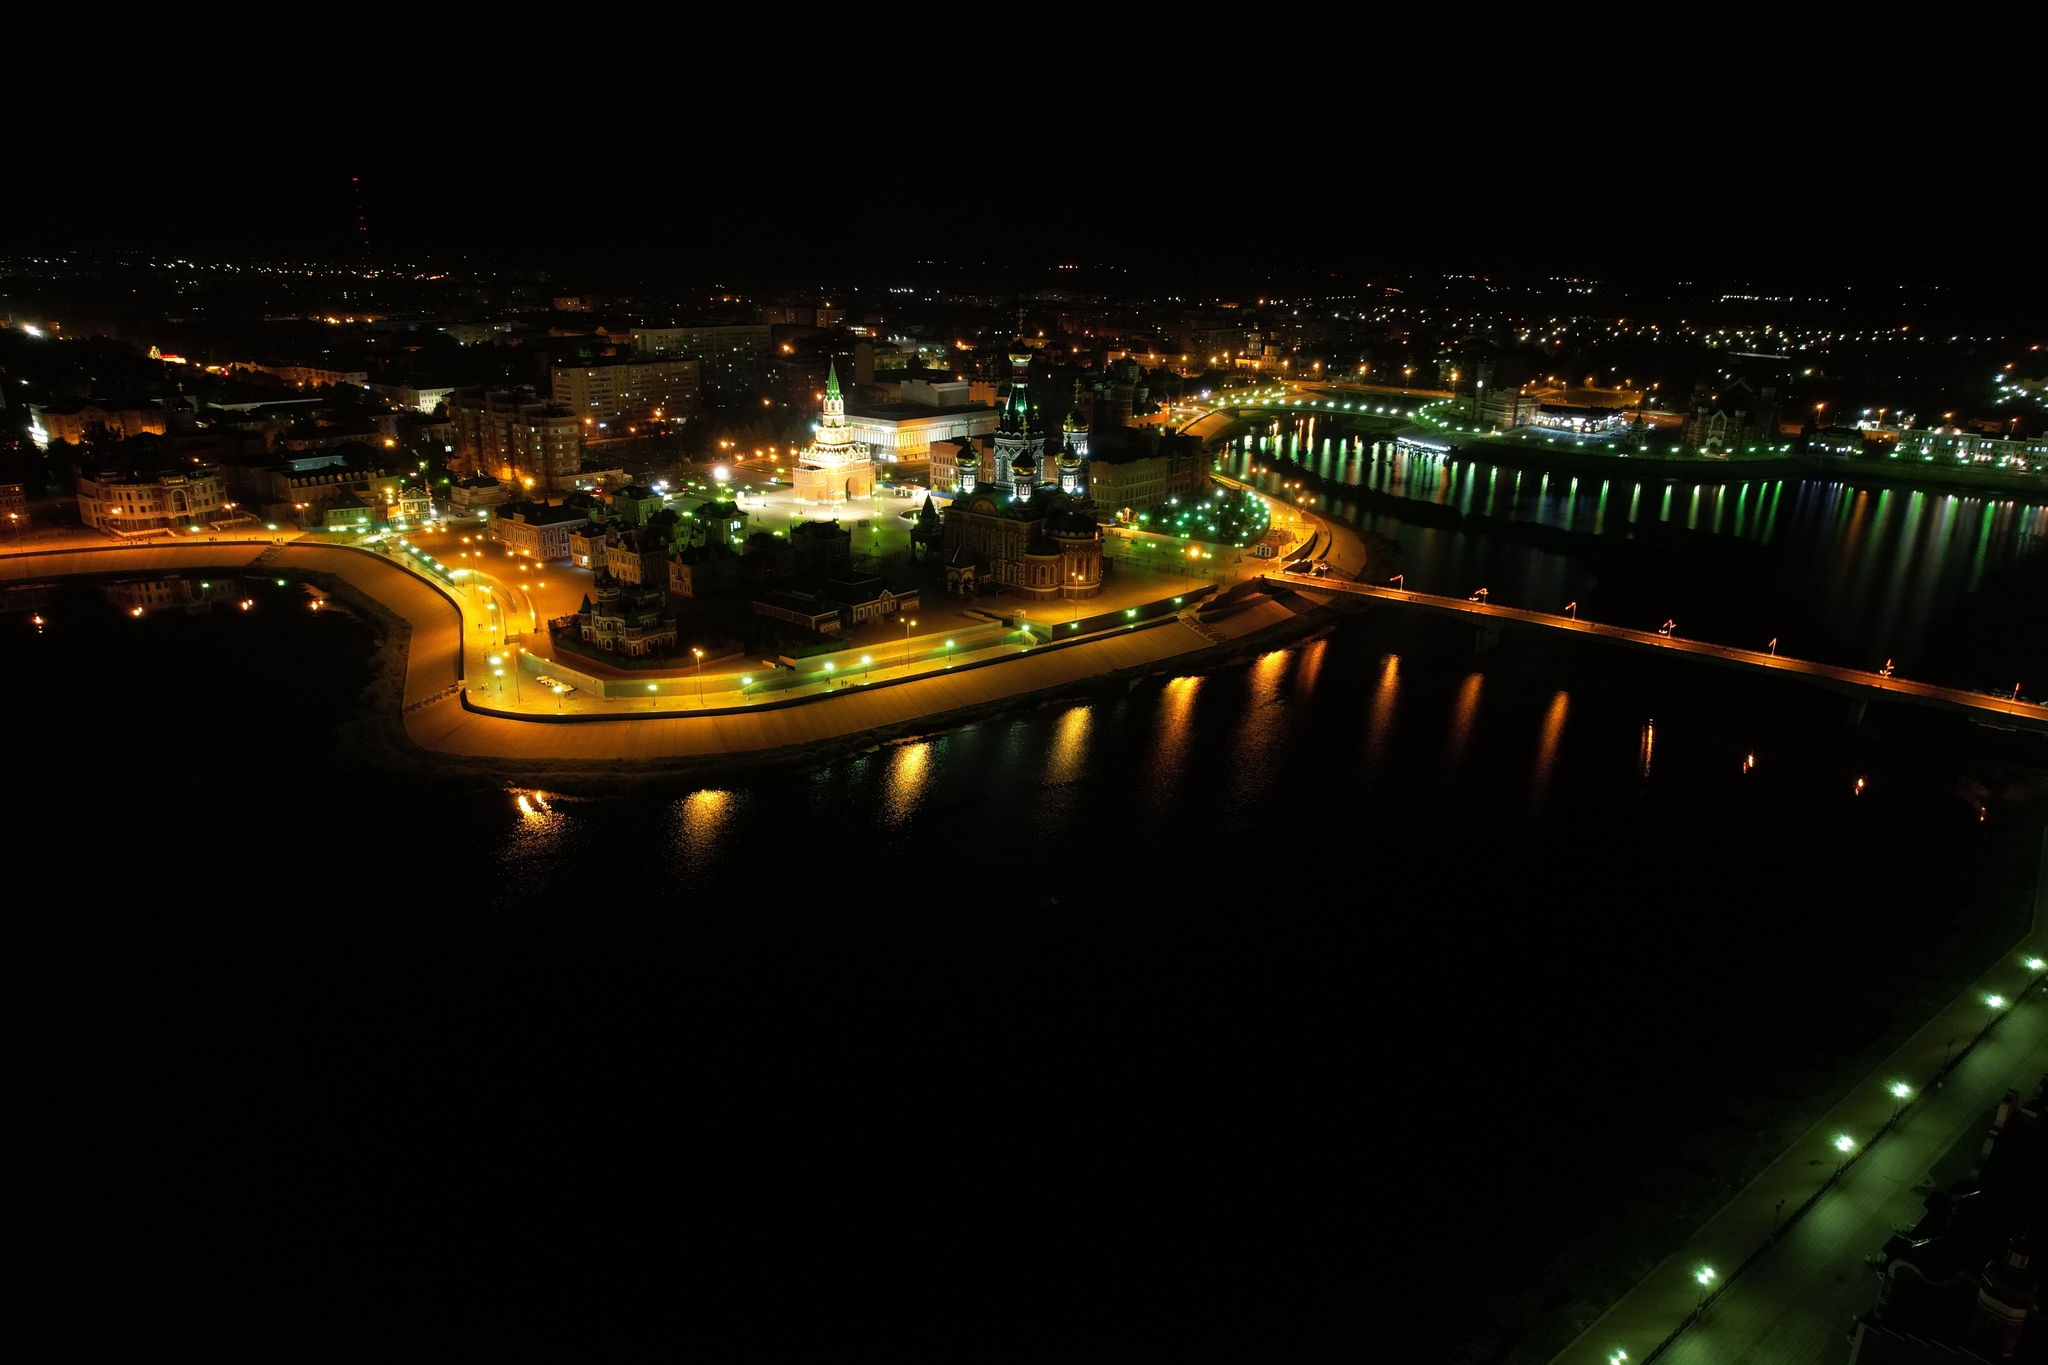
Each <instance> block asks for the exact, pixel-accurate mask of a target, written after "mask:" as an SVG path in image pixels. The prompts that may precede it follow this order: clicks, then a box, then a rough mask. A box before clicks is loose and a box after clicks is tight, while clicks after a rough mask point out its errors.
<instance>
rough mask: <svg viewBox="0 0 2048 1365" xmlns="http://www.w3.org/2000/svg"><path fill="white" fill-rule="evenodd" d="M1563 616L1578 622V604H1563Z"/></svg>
mask: <svg viewBox="0 0 2048 1365" xmlns="http://www.w3.org/2000/svg"><path fill="white" fill-rule="evenodd" d="M1564 614H1565V615H1566V616H1568V617H1570V618H1571V619H1572V620H1574V621H1576V620H1578V619H1579V604H1578V603H1577V602H1567V603H1565V604H1564Z"/></svg>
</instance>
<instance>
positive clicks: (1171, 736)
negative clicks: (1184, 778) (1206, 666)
mask: <svg viewBox="0 0 2048 1365" xmlns="http://www.w3.org/2000/svg"><path fill="white" fill-rule="evenodd" d="M1201 690H1202V680H1201V679H1200V678H1199V677H1191V678H1175V679H1173V680H1172V681H1170V682H1168V683H1167V684H1166V690H1165V691H1164V692H1163V693H1161V694H1160V699H1159V729H1158V734H1157V737H1156V738H1155V739H1154V740H1153V743H1152V765H1151V796H1152V797H1153V798H1154V800H1155V802H1156V801H1158V800H1159V799H1161V798H1163V797H1165V796H1166V795H1168V794H1169V793H1170V792H1171V791H1172V789H1173V784H1174V783H1175V782H1176V781H1178V780H1179V778H1180V775H1181V772H1182V770H1183V769H1184V768H1185V767H1186V765H1187V757H1188V747H1189V745H1191V744H1192V743H1193V742H1194V738H1195V699H1196V695H1197V694H1198V693H1199V692H1200V691H1201Z"/></svg>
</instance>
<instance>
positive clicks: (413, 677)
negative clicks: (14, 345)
mask: <svg viewBox="0 0 2048 1365" xmlns="http://www.w3.org/2000/svg"><path fill="white" fill-rule="evenodd" d="M206 571H217V572H220V573H223V574H226V573H246V574H255V575H261V574H264V573H276V574H279V575H284V574H287V573H289V574H295V575H297V574H308V573H322V574H330V575H332V576H333V577H334V578H337V579H339V580H341V581H342V582H344V583H346V584H347V585H349V586H350V587H351V588H353V589H354V590H355V591H357V592H358V593H360V594H361V595H362V596H364V597H366V598H369V599H371V600H373V601H375V602H377V603H379V604H381V605H382V606H383V607H385V608H386V609H388V610H389V611H390V612H392V614H394V615H395V616H397V617H399V618H401V619H403V620H404V621H405V622H406V624H407V625H408V626H409V627H410V628H411V642H410V648H409V650H408V652H407V656H406V660H405V676H404V684H403V692H402V702H403V706H404V722H405V728H406V733H407V735H408V736H409V737H410V738H411V740H412V741H413V742H414V743H415V744H418V745H419V746H420V747H422V748H424V749H427V750H430V751H433V752H435V753H439V754H445V755H450V756H463V757H475V758H502V759H514V760H557V759H561V760H584V761H604V762H615V761H621V760H629V761H630V760H661V759H673V758H691V757H714V756H720V755H740V754H753V753H759V752H762V751H766V750H773V749H778V748H783V747H787V746H793V745H801V744H809V743H814V742H818V741H822V740H833V739H841V738H851V737H853V736H856V735H859V734H861V733H862V732H865V731H870V730H875V729H878V728H880V727H885V726H897V725H902V724H905V723H914V722H916V721H918V720H919V719H921V718H924V717H936V716H940V715H943V714H946V713H949V712H954V711H957V710H960V709H962V708H966V707H973V706H978V705H983V704H986V703H992V702H999V701H1003V700H1006V699H1008V698H1011V697H1015V696H1018V695H1021V694H1024V693H1029V692H1036V691H1040V690H1042V689H1045V688H1050V687H1057V686H1061V685H1063V684H1067V683H1071V682H1075V681H1079V680H1082V679H1086V678H1090V677H1099V676H1101V675H1103V674H1107V673H1112V672H1117V671H1119V670H1123V669H1139V668H1145V667H1147V666H1149V665H1154V664H1160V665H1165V664H1167V663H1168V661H1170V660H1172V659H1173V658H1174V657H1175V656H1177V655H1183V654H1188V653H1192V652H1194V651H1196V650H1201V649H1207V648H1209V647H1210V646H1211V645H1213V644H1215V643H1216V641H1217V636H1218V635H1219V634H1220V635H1221V636H1223V637H1225V638H1236V637H1241V636H1242V635H1244V634H1248V633H1250V632H1251V631H1252V630H1253V629H1256V628H1257V627H1258V626H1260V625H1263V624H1271V623H1272V622H1274V621H1276V620H1285V619H1288V618H1289V617H1290V616H1291V615H1292V613H1290V612H1288V611H1286V610H1285V609H1283V608H1281V607H1279V606H1277V605H1275V604H1271V603H1268V604H1266V609H1265V611H1264V612H1254V613H1246V614H1245V615H1244V616H1243V617H1240V618H1237V619H1233V620H1232V621H1230V622H1226V623H1224V624H1223V625H1222V626H1221V627H1211V628H1210V632H1211V633H1206V634H1205V633H1201V632H1198V631H1196V630H1195V629H1194V628H1192V627H1191V626H1189V625H1186V624H1184V623H1182V622H1181V621H1179V620H1173V619H1169V620H1167V621H1165V622H1164V623H1163V624H1159V625H1155V626H1152V627H1150V628H1147V629H1138V630H1131V631H1118V632H1114V633H1112V634H1110V635H1108V636H1106V637H1103V638H1099V639H1096V640H1093V641H1089V642H1085V643H1080V644H1076V645H1072V646H1069V647H1066V648H1059V649H1050V648H1045V649H1033V650H1031V651H1030V652H1029V653H1026V654H1020V655H1018V656H1016V657H1014V658H1010V659H1006V660H1005V661H1004V662H1002V663H1001V664H998V665H994V666H991V667H985V668H972V669H970V668H955V669H952V670H941V671H939V672H937V673H935V674H933V675H932V676H930V677H923V678H917V679H914V680H911V681H906V682H901V683H898V684H897V685H895V686H892V687H873V688H867V687H860V688H849V689H846V690H844V691H842V692H836V693H833V694H830V695H827V696H823V697H819V698H816V699H813V700H810V701H808V702H807V703H806V704H804V705H798V706H788V707H782V708H778V709H768V708H765V707H764V708H762V709H760V710H750V711H747V712H744V713H741V714H734V715H707V716H675V717H645V718H631V719H625V718H621V719H615V720H609V721H607V722H606V723H602V724H549V723H545V722H542V721H540V720H538V719H522V720H511V719H505V718H501V717H498V716H492V715H486V714H481V713H479V712H476V711H473V710H470V709H468V708H467V707H465V706H464V705H463V702H462V699H461V693H462V688H463V687H464V686H465V685H466V684H474V683H475V682H476V681H477V680H476V679H475V678H473V677H465V672H466V670H465V666H464V661H463V656H464V648H463V645H464V641H463V636H464V626H463V617H462V615H461V612H460V610H459V608H458V606H457V604H456V603H455V602H454V601H453V600H452V599H451V598H450V597H449V596H448V595H447V593H446V592H444V591H443V590H442V589H441V588H440V587H438V586H437V585H435V584H433V583H431V582H429V581H428V580H426V579H425V578H423V577H422V576H420V575H419V574H416V573H414V572H411V571H410V570H408V569H406V568H403V567H400V566H399V565H398V564H396V563H394V562H392V561H391V560H390V559H387V558H385V557H384V556H381V555H378V554H375V553H373V552H369V551H363V550H356V549H350V548H345V547H340V546H332V545H319V544H309V543H306V542H303V541H300V542H294V543H288V544H273V543H272V539H271V538H270V537H267V536H266V537H263V538H261V539H250V540H247V541H242V542H234V541H227V540H223V541H220V542H217V543H209V544H197V543H192V542H184V543H174V544H157V545H146V546H145V545H138V546H118V547H116V546H109V547H105V548H95V549H79V550H63V551H57V552H46V553H25V554H19V555H6V556H0V582H16V583H20V582H35V581H43V580H55V579H60V578H67V577H75V576H79V575H89V574H143V573H185V574H194V573H203V572H206Z"/></svg>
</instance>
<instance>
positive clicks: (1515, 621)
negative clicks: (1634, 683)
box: [1260, 573, 2048, 734]
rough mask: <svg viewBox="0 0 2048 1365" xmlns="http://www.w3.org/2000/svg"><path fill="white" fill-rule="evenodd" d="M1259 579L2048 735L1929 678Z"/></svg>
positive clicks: (1301, 581) (2010, 706)
mask: <svg viewBox="0 0 2048 1365" xmlns="http://www.w3.org/2000/svg"><path fill="white" fill-rule="evenodd" d="M1260 579H1261V580H1262V581H1263V582H1264V583H1265V585H1266V586H1267V587H1268V588H1291V589H1293V590H1295V591H1298V592H1328V593H1333V594H1341V595H1345V596H1350V597H1367V598H1372V599H1375V600H1377V601H1381V602H1388V603H1392V604H1395V605H1398V606H1406V607H1417V608H1420V609H1421V610H1423V611H1431V612H1437V613H1440V614H1444V615H1451V616H1458V617H1462V618H1464V619H1466V620H1468V621H1470V622H1471V623H1472V624H1474V625H1475V626H1477V627H1478V628H1479V629H1481V630H1497V629H1499V628H1500V627H1501V626H1503V625H1513V626H1532V627H1535V628H1537V629H1540V630H1557V631H1566V632H1569V633H1572V634H1576V635H1587V636H1592V637H1593V638H1595V639H1599V640H1604V641H1606V642H1607V643H1609V644H1617V645H1622V646H1625V647H1629V648H1635V649H1654V650H1663V651H1665V652H1667V653H1674V654H1679V655H1683V656H1685V657H1688V658H1692V659H1698V660H1701V661H1703V662H1707V663H1715V664H1720V665H1722V666H1724V667H1729V668H1739V669H1743V670H1745V671H1748V672H1752V673H1771V674H1778V675H1787V674H1789V675H1791V676H1793V677H1796V678H1801V679H1803V680H1805V681H1807V682H1810V683H1814V684H1817V685H1819V686H1822V687H1826V688H1829V689H1831V690H1833V691H1836V692H1842V693H1846V694H1848V695H1849V696H1851V697H1853V698H1855V699H1856V700H1857V703H1858V706H1859V710H1860V705H1861V703H1863V702H1867V701H1869V700H1870V699H1871V698H1872V697H1884V698H1886V699H1890V700H1898V701H1910V702H1918V703H1920V704H1922V705H1926V706H1934V707H1938V708H1940V709H1943V710H1947V711H1955V712H1960V713H1962V714H1965V715H1968V716H1970V717H1971V718H1972V719H1974V720H1977V721H1979V722H1980V723H1983V724H1987V725H1993V726H1997V727H1999V728H2003V729H2016V730H2029V731H2032V732H2034V733H2037V734H2048V705H2044V704H2042V703H2040V702H2031V701H2020V700H2017V699H2015V698H2012V697H2005V696H1998V695H1995V694H1989V693H1983V692H1968V691H1964V690H1963V689H1961V688H1957V687H1940V686H1937V685H1936V684H1934V683H1924V682H1914V681H1912V680H1911V679H1909V678H1899V677H1890V676H1887V675H1885V674H1883V673H1870V672H1865V671H1864V670H1862V669H1857V668H1842V667H1839V666H1837V665H1834V664H1822V663H1815V662H1813V661H1812V660H1810V659H1794V658H1789V657H1787V656H1786V655H1783V654H1776V653H1770V652H1766V651H1763V650H1755V649H1737V648H1735V647H1734V646H1732V645H1717V644H1710V643H1708V642H1707V641H1705V640H1687V639H1684V638H1682V637H1680V636H1678V635H1675V634H1674V635H1666V634H1663V633H1662V632H1660V631H1650V630H1630V629H1629V628H1627V627H1626V626H1610V625H1605V624H1603V623H1601V622H1598V621H1581V620H1579V619H1578V618H1576V617H1574V616H1565V615H1559V614H1557V613H1555V612H1545V611H1528V610H1525V609H1523V608H1521V607H1496V606H1494V605H1492V604H1491V603H1487V602H1475V601H1472V600H1470V599H1468V598H1463V597H1440V596H1438V595H1436V594H1434V593H1426V592H1408V591H1407V590H1405V589H1402V588H1381V587H1374V586H1372V585H1371V584H1367V583H1352V582H1347V581H1345V580H1342V579H1334V578H1311V577H1309V576H1307V575H1305V574H1291V573H1269V574H1261V575H1260Z"/></svg>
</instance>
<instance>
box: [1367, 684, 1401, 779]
mask: <svg viewBox="0 0 2048 1365" xmlns="http://www.w3.org/2000/svg"><path fill="white" fill-rule="evenodd" d="M1400 696H1401V656H1400V655H1398V654H1389V655H1388V656H1387V661H1386V663H1385V664H1384V665H1382V666H1381V668H1380V677H1379V682H1378V684H1377V685H1376V686H1375V687H1374V688H1373V690H1372V710H1371V712H1370V713H1369V714H1368V716H1367V718H1366V722H1365V746H1366V748H1365V770H1366V773H1367V774H1368V775H1370V776H1378V775H1379V773H1380V772H1381V771H1382V770H1384V769H1385V767H1386V765H1387V762H1388V760H1389V758H1390V757H1391V756H1392V753H1393V737H1394V704H1395V702H1396V701H1398V700H1399V699H1400Z"/></svg>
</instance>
